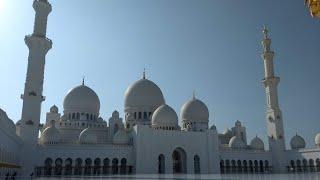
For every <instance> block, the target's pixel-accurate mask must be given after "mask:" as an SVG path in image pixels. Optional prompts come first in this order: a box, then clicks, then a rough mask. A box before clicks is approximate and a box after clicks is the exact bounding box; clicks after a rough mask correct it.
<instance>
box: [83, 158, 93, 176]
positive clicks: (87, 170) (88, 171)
mask: <svg viewBox="0 0 320 180" xmlns="http://www.w3.org/2000/svg"><path fill="white" fill-rule="evenodd" d="M91 166H92V160H91V159H90V158H87V159H86V160H85V166H84V175H87V176H88V175H91Z"/></svg>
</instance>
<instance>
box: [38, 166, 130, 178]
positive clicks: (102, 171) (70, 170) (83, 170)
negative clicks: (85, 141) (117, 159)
mask: <svg viewBox="0 0 320 180" xmlns="http://www.w3.org/2000/svg"><path fill="white" fill-rule="evenodd" d="M132 173H133V166H87V167H84V166H82V167H59V166H58V167H36V168H35V175H36V176H37V177H67V176H106V175H119V174H120V175H127V174H132Z"/></svg>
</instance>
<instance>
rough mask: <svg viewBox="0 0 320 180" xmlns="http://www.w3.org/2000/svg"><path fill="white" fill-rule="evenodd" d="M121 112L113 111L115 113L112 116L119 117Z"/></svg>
mask: <svg viewBox="0 0 320 180" xmlns="http://www.w3.org/2000/svg"><path fill="white" fill-rule="evenodd" d="M119 116H120V115H119V112H118V111H113V113H112V117H113V118H119Z"/></svg>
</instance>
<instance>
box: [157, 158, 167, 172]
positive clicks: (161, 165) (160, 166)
mask: <svg viewBox="0 0 320 180" xmlns="http://www.w3.org/2000/svg"><path fill="white" fill-rule="evenodd" d="M165 168H166V165H165V157H164V155H163V154H160V155H159V157H158V173H159V174H164V173H165Z"/></svg>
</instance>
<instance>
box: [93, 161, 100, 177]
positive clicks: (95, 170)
mask: <svg viewBox="0 0 320 180" xmlns="http://www.w3.org/2000/svg"><path fill="white" fill-rule="evenodd" d="M100 169H101V160H100V158H96V159H95V160H94V167H93V174H94V175H100V172H101V170H100Z"/></svg>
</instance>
